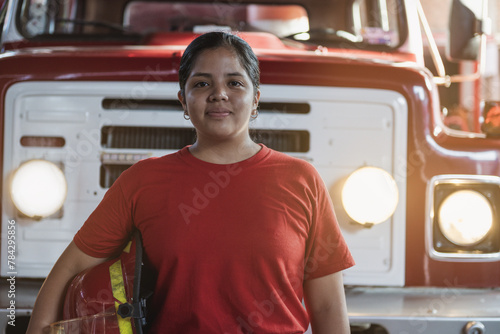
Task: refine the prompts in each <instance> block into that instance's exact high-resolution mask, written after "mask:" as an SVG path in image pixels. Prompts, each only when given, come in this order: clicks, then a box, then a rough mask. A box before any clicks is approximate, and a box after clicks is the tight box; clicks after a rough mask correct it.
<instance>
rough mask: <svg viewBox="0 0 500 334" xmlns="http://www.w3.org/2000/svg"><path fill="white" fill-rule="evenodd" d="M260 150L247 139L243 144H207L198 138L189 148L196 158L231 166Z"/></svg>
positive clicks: (258, 146) (225, 142) (227, 142)
mask: <svg viewBox="0 0 500 334" xmlns="http://www.w3.org/2000/svg"><path fill="white" fill-rule="evenodd" d="M260 149H261V147H260V145H258V144H256V143H255V142H253V141H252V139H251V138H250V137H248V138H247V139H246V140H244V141H243V142H238V143H235V142H231V141H221V142H207V141H204V140H200V138H198V139H197V140H196V142H195V143H194V144H193V145H192V146H191V147H190V148H189V152H191V154H192V155H194V156H195V157H196V158H198V159H200V160H203V161H206V162H210V163H215V164H231V163H236V162H240V161H243V160H245V159H248V158H250V157H252V156H254V155H255V154H257V152H259V151H260Z"/></svg>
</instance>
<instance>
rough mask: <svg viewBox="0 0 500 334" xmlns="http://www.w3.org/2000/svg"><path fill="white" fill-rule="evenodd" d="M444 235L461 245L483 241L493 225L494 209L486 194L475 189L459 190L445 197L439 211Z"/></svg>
mask: <svg viewBox="0 0 500 334" xmlns="http://www.w3.org/2000/svg"><path fill="white" fill-rule="evenodd" d="M438 221H439V228H440V229H441V231H442V232H443V234H444V236H445V237H446V238H447V239H448V240H450V241H451V242H453V243H454V244H456V245H459V246H470V245H473V244H475V243H478V242H479V241H481V240H482V239H483V238H484V237H485V236H486V235H487V234H488V232H489V231H490V229H491V226H492V225H493V209H492V207H491V204H490V202H489V201H488V199H487V198H486V197H484V195H482V194H480V193H479V192H477V191H473V190H459V191H456V192H454V193H452V194H450V195H448V197H446V198H445V200H444V201H443V203H442V204H441V206H440V207H439V213H438Z"/></svg>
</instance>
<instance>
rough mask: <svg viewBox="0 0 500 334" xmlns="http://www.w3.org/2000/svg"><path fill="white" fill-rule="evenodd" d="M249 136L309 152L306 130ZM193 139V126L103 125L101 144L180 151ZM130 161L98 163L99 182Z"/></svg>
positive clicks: (281, 148) (260, 132)
mask: <svg viewBox="0 0 500 334" xmlns="http://www.w3.org/2000/svg"><path fill="white" fill-rule="evenodd" d="M250 135H251V137H252V139H253V140H254V141H255V142H257V143H263V144H264V145H266V146H267V147H269V148H272V149H274V150H276V151H281V152H300V153H304V152H308V151H309V146H310V143H309V142H310V135H309V131H305V130H268V129H252V130H250ZM195 140H196V132H195V130H194V129H193V128H172V127H131V126H105V127H103V128H102V129H101V145H102V147H103V148H107V149H149V150H151V149H153V150H179V149H181V148H183V147H184V146H186V145H191V144H193V143H194V142H195ZM131 165H132V164H123V163H120V164H110V163H104V164H102V165H101V171H100V184H101V187H103V188H109V187H110V186H111V185H112V184H113V183H114V182H115V180H116V179H117V178H118V176H120V174H121V173H122V172H123V171H124V170H126V169H127V168H128V167H130V166H131Z"/></svg>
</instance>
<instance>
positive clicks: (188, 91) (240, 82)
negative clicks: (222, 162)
mask: <svg viewBox="0 0 500 334" xmlns="http://www.w3.org/2000/svg"><path fill="white" fill-rule="evenodd" d="M184 92H185V94H184V97H183V96H182V95H181V94H180V92H179V95H178V96H179V100H180V101H181V103H182V106H183V108H184V110H185V111H186V110H187V113H188V114H189V117H190V118H191V122H192V123H193V125H194V127H195V128H196V132H197V136H198V140H203V139H209V140H216V141H221V140H236V141H237V140H244V139H246V138H247V137H248V123H249V121H250V116H251V114H252V113H255V110H256V108H257V105H258V102H259V97H260V92H259V91H257V92H254V90H253V85H252V81H251V80H250V77H249V76H248V74H247V73H246V71H245V69H244V68H243V67H242V66H241V64H240V62H239V59H238V57H237V56H236V54H235V53H234V52H233V51H231V50H229V49H227V48H217V49H208V50H205V51H203V52H201V53H200V54H199V55H198V57H197V59H196V61H195V64H194V66H193V68H192V71H191V73H190V74H189V77H188V79H187V81H186V86H185V90H184Z"/></svg>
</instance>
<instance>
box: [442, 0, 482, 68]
mask: <svg viewBox="0 0 500 334" xmlns="http://www.w3.org/2000/svg"><path fill="white" fill-rule="evenodd" d="M482 23H483V21H482V20H481V18H480V19H478V17H477V15H476V14H475V13H474V11H473V10H472V9H471V8H469V7H468V6H467V5H465V4H464V2H463V0H453V2H452V5H451V13H450V21H449V30H450V31H449V34H448V45H447V49H446V51H447V57H448V59H449V60H451V61H462V60H474V61H475V60H478V57H479V49H480V44H481V34H482V33H483V29H482V25H483V24H482Z"/></svg>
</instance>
